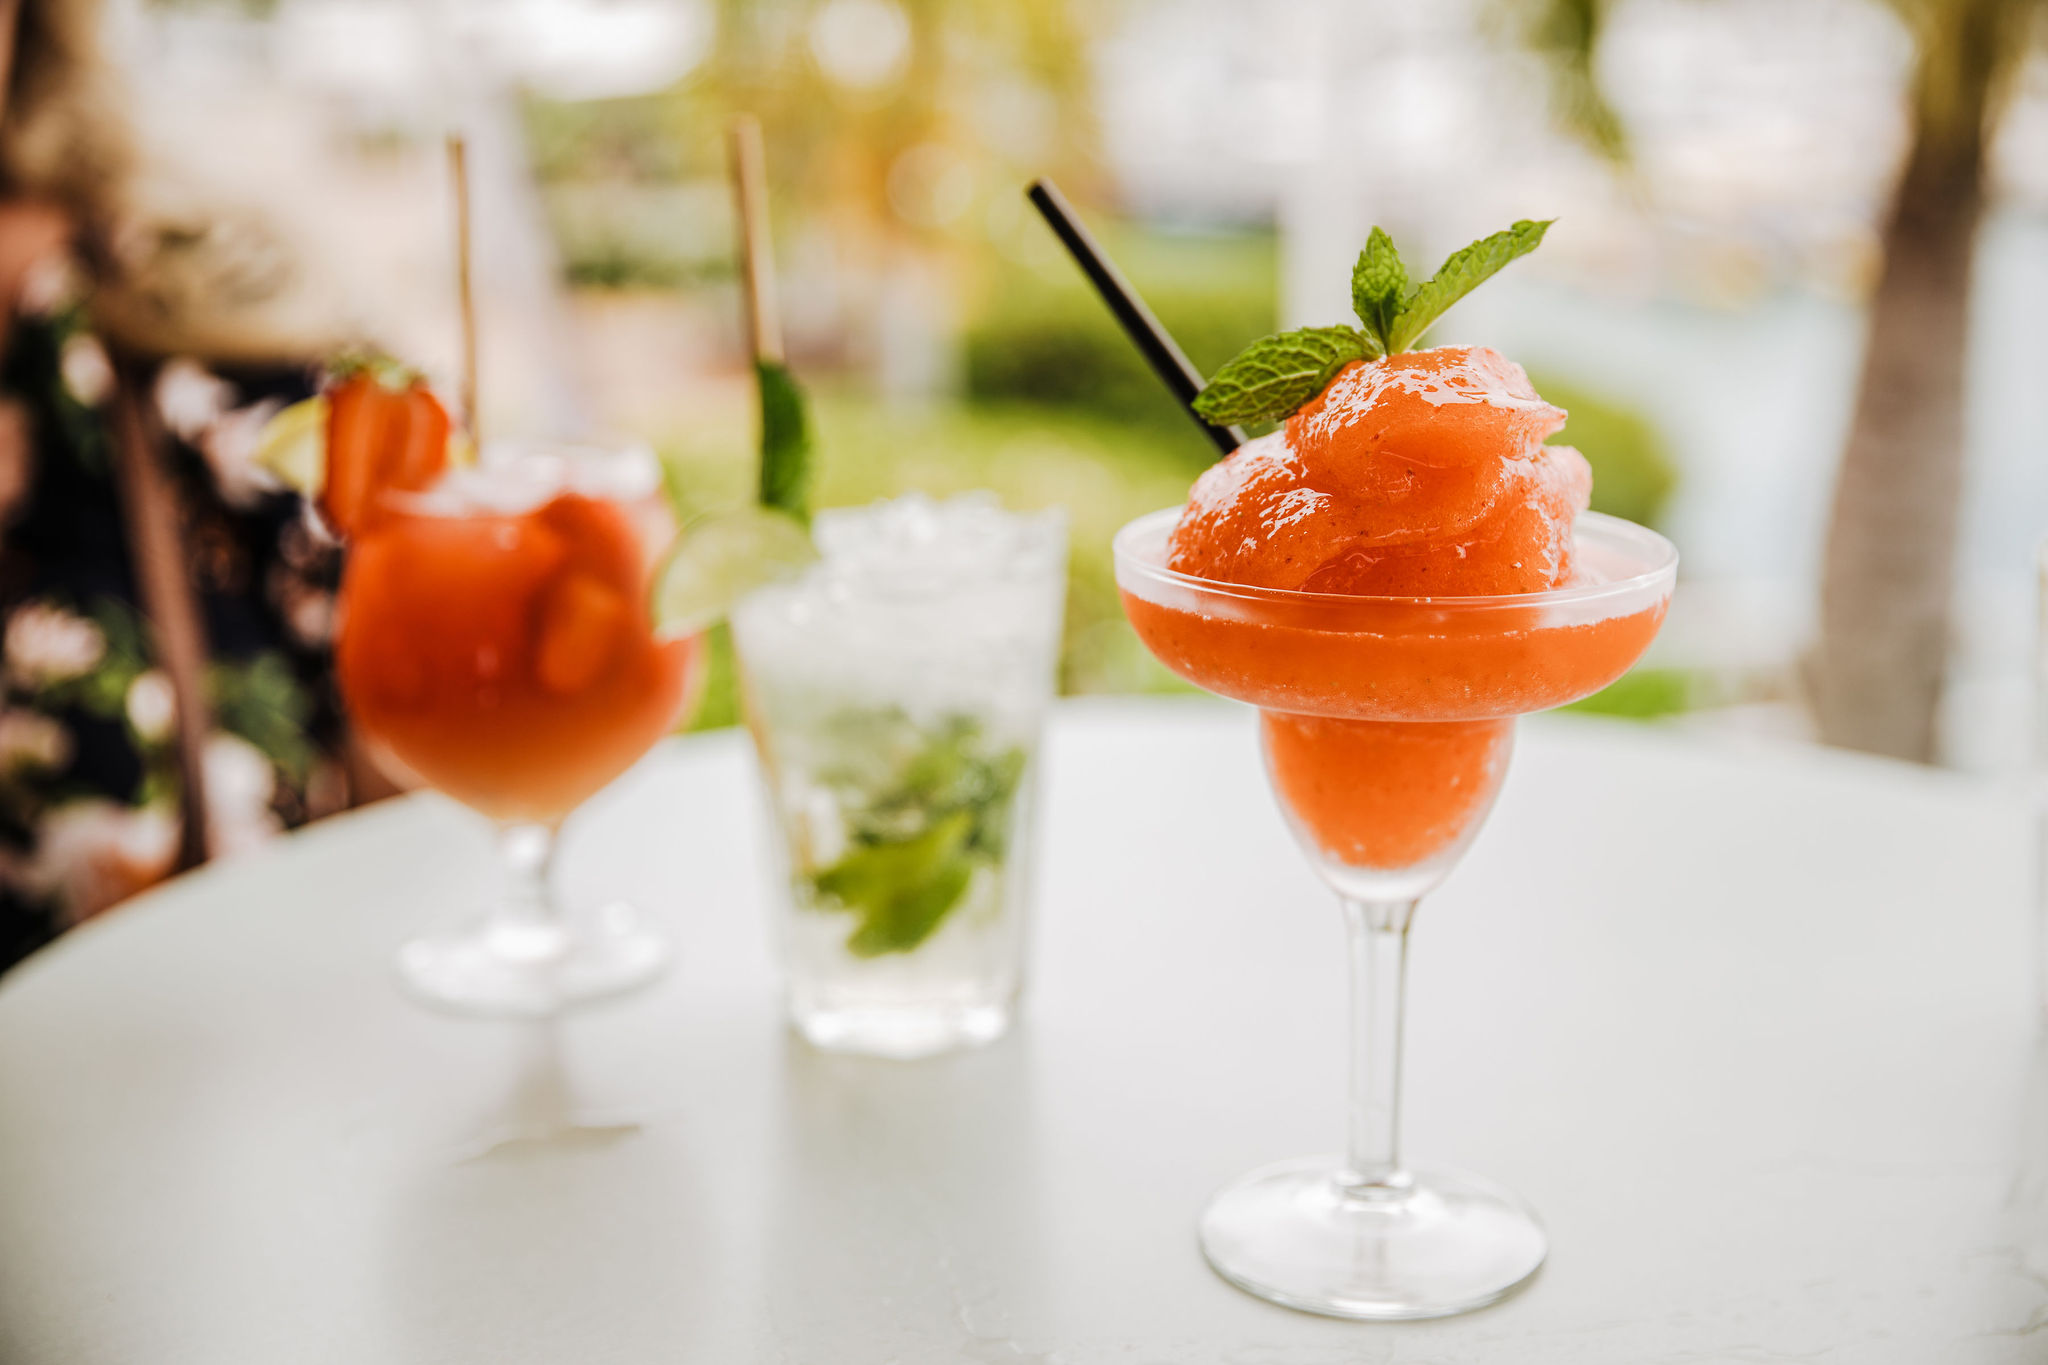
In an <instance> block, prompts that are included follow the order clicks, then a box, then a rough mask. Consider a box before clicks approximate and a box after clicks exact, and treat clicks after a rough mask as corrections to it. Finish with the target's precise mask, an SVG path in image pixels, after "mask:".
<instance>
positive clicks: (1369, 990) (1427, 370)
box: [1116, 223, 1677, 1318]
mask: <svg viewBox="0 0 2048 1365" xmlns="http://www.w3.org/2000/svg"><path fill="white" fill-rule="evenodd" d="M1543 226H1544V225H1541V224H1529V223H1522V224H1517V225H1516V227H1515V228H1514V229H1511V230H1510V231H1509V232H1506V233H1501V234H1497V235H1496V236H1495V237H1493V238H1488V239H1486V240H1485V241H1482V242H1478V243H1474V244H1473V246H1472V247H1469V248H1466V250H1465V251H1462V252H1460V253H1458V254H1457V255H1455V256H1453V257H1452V258H1451V260H1450V261H1448V262H1446V264H1445V266H1444V268H1443V269H1442V270H1440V271H1439V272H1438V274H1437V276H1436V278H1435V279H1432V280H1430V281H1428V282H1425V283H1424V284H1422V285H1420V286H1410V285H1409V284H1408V283H1407V280H1406V275H1405V271H1403V270H1402V268H1401V266H1400V263H1399V258H1398V256H1396V255H1394V252H1393V248H1392V245H1391V243H1389V242H1387V240H1386V238H1385V236H1384V234H1382V233H1380V232H1379V231H1378V230H1377V229H1376V230H1375V231H1374V234H1373V240H1372V242H1371V244H1369V245H1368V247H1367V249H1366V251H1365V252H1364V253H1363V254H1362V255H1361V257H1360V260H1359V265H1358V269H1357V270H1356V271H1355V272H1354V276H1353V293H1354V302H1355V303H1356V304H1357V306H1358V312H1359V315H1360V319H1361V322H1362V323H1363V324H1364V325H1363V327H1362V328H1359V329H1352V328H1318V329H1311V330H1309V331H1305V332H1297V333H1290V334H1287V335H1285V336H1281V337H1276V338H1269V339H1268V340H1267V341H1265V342H1261V343H1259V344H1258V345H1257V346H1254V347H1252V348H1251V349H1250V350H1248V351H1247V352H1246V353H1245V354H1244V355H1241V356H1240V357H1239V358H1238V359H1237V360H1234V361H1232V362H1231V364H1230V365H1228V366H1226V367H1225V368H1224V369H1223V370H1222V371H1220V372H1219V373H1218V374H1217V376H1216V377H1215V379H1214V380H1213V381H1212V383H1211V385H1210V387H1209V389H1207V390H1205V391H1204V393H1203V395H1202V398H1201V399H1200V400H1198V403H1197V407H1198V410H1199V411H1201V412H1202V414H1203V415H1204V416H1205V417H1207V418H1208V419H1210V420H1212V421H1226V422H1235V421H1247V422H1249V421H1261V420H1275V419H1280V418H1284V419H1285V420H1284V423H1283V425H1282V426H1281V427H1280V428H1279V429H1278V430H1275V431H1274V432H1272V433H1271V434H1270V435H1267V436H1264V437H1261V438H1259V439H1257V440H1254V441H1251V442H1248V443H1247V444H1245V445H1244V446H1242V447H1241V448H1239V449H1238V450H1237V451H1236V452H1234V453H1233V454H1231V455H1230V456H1228V457H1227V458H1226V459H1224V460H1223V461H1222V462H1221V463H1220V464H1218V465H1216V466H1215V467H1214V468H1212V469H1211V470H1209V471H1208V472H1207V473H1206V474H1204V475H1203V476H1202V478H1201V479H1200V480H1199V481H1198V482H1197V483H1196V485H1195V488H1194V490H1193V493H1192V495H1191V496H1190V498H1189V500H1188V504H1187V506H1186V507H1185V508H1184V509H1183V508H1173V509H1168V510H1166V511H1164V512H1158V513H1154V514H1152V515H1150V516H1147V517H1141V518H1139V519H1138V520H1137V521H1135V522H1132V523H1131V524H1130V525H1128V526H1126V527H1125V528H1124V530H1123V531H1122V532H1121V533H1120V534H1119V535H1118V537H1117V542H1116V561H1117V582H1118V587H1119V588H1120V590H1121V592H1122V596H1123V602H1124V609H1125V612H1126V614H1127V615H1128V616H1129V618H1130V620H1131V623H1132V625H1133V626H1134V627H1135V628H1136V629H1137V631H1138V634H1139V636H1140V638H1142V639H1143V640H1144V642H1145V644H1146V646H1147V647H1148V648H1149V649H1150V650H1151V651H1152V653H1153V654H1154V655H1156V656H1157V657H1158V658H1159V659H1160V661H1161V662H1163V663H1165V664H1166V665H1167V666H1168V667H1169V668H1171V669H1173V670H1174V671H1175V672H1176V673H1178V674H1180V675H1181V676H1182V677H1184V678H1186V679H1188V680H1189V681H1191V682H1193V683H1195V684H1196V685H1198V686H1200V687H1203V688H1205V689H1207V690H1209V691H1212V692H1216V693H1219V694H1221V695H1223V696H1227V697H1233V698H1236V699H1238V700H1240V701H1246V702H1250V703H1251V704H1253V705H1254V706H1257V707H1258V708H1259V710H1260V729H1261V736H1262V740H1263V744H1264V748H1265V753H1266V766H1267V772H1268V775H1269V777H1270V778H1271V781H1272V784H1273V788H1274V791H1275V794H1276V795H1277V796H1278V798H1279V801H1280V804H1281V807H1282V809H1283V811H1284V812H1285V814H1286V816H1287V818H1288V822H1289V824H1290V826H1291V827H1292V829H1293V830H1294V833H1295V835H1296V837H1297V839H1298V841H1299V842H1300V844H1301V846H1302V847H1303V849H1304V850H1305V851H1306V852H1307V854H1308V856H1309V858H1310V860H1311V861H1312V862H1313V864H1314V865H1315V867H1316V868H1317V870H1318V871H1319V872H1320V873H1321V874H1322V876H1323V877H1324V879H1325V880H1326V881H1327V882H1329V884H1330V885H1331V886H1332V887H1333V888H1334V889H1335V890H1336V891H1337V893H1338V894H1339V896H1340V897H1341V898H1342V899H1343V902H1344V905H1345V909H1346V915H1347V920H1348V923H1349V927H1350V936H1351V945H1352V947H1351V959H1352V973H1353V978H1352V979H1353V986H1352V989H1353V992H1354V1008H1353V1019H1354V1023H1355V1029H1356V1036H1355V1037H1354V1040H1353V1076H1352V1100H1351V1109H1350V1114H1351V1124H1350V1129H1351V1131H1350V1145H1349V1150H1348V1151H1347V1152H1346V1153H1345V1154H1343V1155H1342V1156H1335V1157H1325V1158H1310V1159H1306V1160H1300V1161H1293V1162H1287V1163H1283V1164H1281V1165H1279V1166H1274V1167H1269V1168H1267V1169H1265V1170H1262V1171H1258V1172H1254V1173H1253V1174H1252V1175H1250V1176H1248V1177H1246V1178H1245V1179H1243V1180H1241V1181H1240V1182H1238V1183H1237V1184H1235V1185H1233V1186H1231V1187H1229V1188H1228V1189H1226V1190H1224V1191H1223V1192H1222V1193H1221V1194H1219V1195H1218V1196H1217V1197H1216V1199H1215V1200H1214V1201H1212V1203H1211V1204H1210V1206H1209V1208H1208V1209H1207V1210H1206V1211H1205V1212H1204V1215H1203V1220H1202V1230H1201V1235H1202V1245H1203V1250H1204V1252H1205V1254H1206V1255H1207V1256H1208V1258H1209V1260H1210V1263H1211V1264H1212V1265H1213V1266H1214V1267H1215V1268H1216V1269H1217V1270H1218V1271H1219V1272H1220V1273H1221V1274H1222V1275H1223V1276H1224V1277H1225V1278H1227V1279H1229V1280H1231V1281H1232V1282H1233V1283H1235V1284H1237V1285H1239V1286H1240V1287H1242V1288H1244V1289H1247V1290H1250V1291H1251V1292H1252V1293H1255V1294H1258V1295H1260V1296H1262V1297H1264V1298H1268V1299H1272V1300H1274V1301H1275V1302H1278V1303H1283V1304H1286V1305H1289V1306H1291V1307H1296V1308H1302V1309H1307V1310H1310V1311H1314V1312H1322V1313H1329V1314H1333V1315H1337V1316H1344V1317H1358V1318H1415V1317H1435V1316H1441V1315H1444V1314H1449V1313H1456V1312H1462V1311H1464V1310H1467V1309H1470V1308H1476V1307H1479V1306H1480V1305H1482V1304H1485V1303H1489V1302H1492V1301H1493V1300H1495V1299H1497V1298H1499V1297H1500V1296H1501V1295H1503V1294H1505V1293H1507V1292H1509V1291H1510V1290H1512V1289H1513V1288H1515V1287H1516V1286H1517V1285H1519V1284H1521V1283H1522V1282H1523V1281H1525V1280H1526V1279H1527V1278H1528V1277H1529V1276H1530V1275H1531V1274H1533V1273H1534V1272H1535V1270H1536V1269H1537V1267H1538V1266H1539V1265H1541V1264H1542V1261H1543V1257H1544V1254H1545V1247H1546V1244H1545V1239H1544V1234H1543V1231H1542V1228H1541V1225H1540V1224H1539V1223H1538V1222H1537V1221H1536V1219H1535V1217H1534V1215H1533V1214H1532V1213H1530V1211H1529V1210H1528V1209H1527V1208H1526V1207H1525V1206H1524V1205H1523V1204H1522V1203H1521V1202H1520V1201H1519V1200H1518V1199H1516V1198H1515V1196H1513V1195H1512V1194H1509V1193H1508V1192H1506V1191H1504V1190H1501V1189H1499V1188H1498V1187H1496V1186H1493V1185H1491V1184H1489V1183H1488V1182H1486V1181H1484V1180H1481V1179H1478V1178H1477V1177H1473V1176H1468V1175H1462V1174H1457V1173H1453V1172H1428V1171H1412V1170H1409V1169H1408V1168H1406V1167H1405V1166H1404V1165H1403V1164H1402V1162H1401V1159H1400V1153H1399V1149H1398V1109H1399V1075H1400V1071H1399V1067H1400V1054H1399V1040H1400V1028H1401V1023H1400V1020H1401V1006H1402V999H1401V997H1402V988H1403V980H1404V972H1405V957H1406V949H1407V932H1408V927H1409V925H1410V923H1411V921H1412V918H1413V915H1414V911H1415V906H1416V902H1417V900H1418V899H1419V898H1420V897H1421V896H1423V895H1424V894H1426V893H1427V892H1429V891H1430V890H1432V889H1434V888H1435V887H1436V885H1437V884H1438V883H1439V882H1441V881H1442V880H1443V878H1444V877H1445V876H1446V875H1447V874H1448V873H1449V872H1450V870H1451V868H1452V866H1453V865H1454V864H1455V863H1456V861H1457V859H1458V857H1459V855H1460V854H1461V853H1462V852H1463V850H1464V848H1465V846H1466V845H1467V844H1468V843H1469V842H1470V840H1471V838H1472V836H1473V835H1474V834H1475V833H1476V832H1477V830H1478V828H1479V826H1480V824H1481V823H1482V822H1483V820H1484V819H1485V816H1486V813H1487V811H1488V810H1489V809H1490V807H1491V806H1492V804H1493V799H1494V796H1495V795H1496V793H1497V792H1498V790H1499V787H1500V782H1501V779H1502V777H1503V776H1504V774H1505V772H1506V769H1507V763H1508V756H1509V752H1510V750H1511V748H1512V745H1513V737H1514V720H1515V717H1517V716H1520V715H1523V714H1526V713H1528V712H1532V711H1540V710H1544V709H1546V708H1549V707H1553V706H1559V705H1562V704H1564V703H1566V702H1570V701H1575V700H1577V699H1579V698H1581V697H1584V696H1586V695H1588V694H1590V693H1592V692H1594V691H1597V690H1598V689H1600V688H1602V687H1604V686H1606V685H1607V684H1609V683H1611V682H1613V681H1614V680H1615V679H1616V678H1617V677H1619V676H1620V675H1621V674H1622V673H1623V672H1624V671H1626V670H1627V669H1628V668H1629V666H1630V665H1632V664H1633V663H1634V662H1635V661H1636V659H1637V658H1638V657H1639V656H1640V655H1641V654H1642V652H1643V650H1644V649H1645V648H1646V647H1647V646H1648V645H1649V643H1650V640H1651V638H1652V637H1653V636H1654V635H1655V634H1656V632H1657V628H1658V626H1659V625H1660V624H1661V623H1662V621H1663V617H1664V611H1665V607H1666V605H1667V603H1668V601H1669V599H1670V593H1671V587H1672V582H1673V578H1674V575H1675V572H1676V566H1677V553H1676V551H1675V550H1673V549H1672V547H1671V545H1670V543H1669V542H1667V541H1665V540H1664V539H1663V538H1662V537H1661V536H1658V535H1656V534H1655V533H1654V532H1651V531H1647V530H1645V529H1643V528H1641V527H1638V526H1634V525H1631V524H1630V523H1628V522H1624V521H1619V520H1617V519H1615V518H1612V517H1605V516H1600V515H1597V514H1592V513H1588V512H1587V511H1586V505H1587V498H1588V495H1589V493H1590V490H1591V476H1590V473H1589V471H1588V468H1587V465H1586V462H1585V460H1584V459H1583V458H1581V457H1580V455H1579V454H1578V452H1576V451H1574V450H1570V449H1568V448H1564V447H1556V446H1548V445H1545V444H1544V442H1545V440H1546V438H1547V437H1549V436H1551V435H1553V434H1555V433H1556V432H1557V431H1558V430H1559V428H1561V427H1562V426H1563V424H1564V420H1565V414H1564V413H1563V412H1562V411H1560V410H1559V409H1557V408H1555V407H1552V406H1551V405H1550V404H1548V403H1546V402H1544V401H1543V399H1542V398H1541V397H1540V396H1539V395H1538V394H1537V393H1536V391H1535V389H1534V388H1533V387H1532V386H1531V385H1530V383H1529V381H1528V377H1527V376H1526V375H1525V374H1524V373H1523V372H1522V370H1521V368H1520V367H1519V366H1517V365H1514V364H1512V363H1510V362H1508V361H1506V360H1504V359H1503V358H1502V357H1500V356H1499V355H1496V354H1495V353H1493V352H1492V351H1489V350H1486V349H1483V348H1466V347H1440V348H1437V349H1433V350H1422V351H1411V350H1406V349H1405V347H1406V345H1407V343H1408V342H1410V341H1412V340H1414V339H1415V337H1417V336H1419V335H1420V332H1421V329H1422V328H1423V327H1426V326H1427V325H1428V322H1429V321H1430V320H1432V319H1433V317H1434V316H1435V314H1436V313H1437V312H1441V311H1442V309H1443V308H1444V307H1448V306H1449V302H1454V301H1455V299H1456V298H1457V297H1460V296H1462V294H1463V293H1464V292H1465V291H1467V290H1469V289H1470V288H1471V287H1472V286H1473V285H1474V284H1476V283H1478V281H1479V280H1481V279H1483V278H1485V276H1486V275H1488V274H1490V273H1492V271H1493V270H1496V269H1498V268H1499V267H1500V266H1501V265H1504V264H1506V263H1507V261H1509V260H1512V259H1513V258H1514V257H1515V256H1516V255H1519V254H1521V253H1522V252H1523V251H1526V250H1528V249H1530V248H1531V247H1533V246H1534V245H1535V243H1536V241H1538V240H1540V238H1541V236H1542V228H1543Z"/></svg>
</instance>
